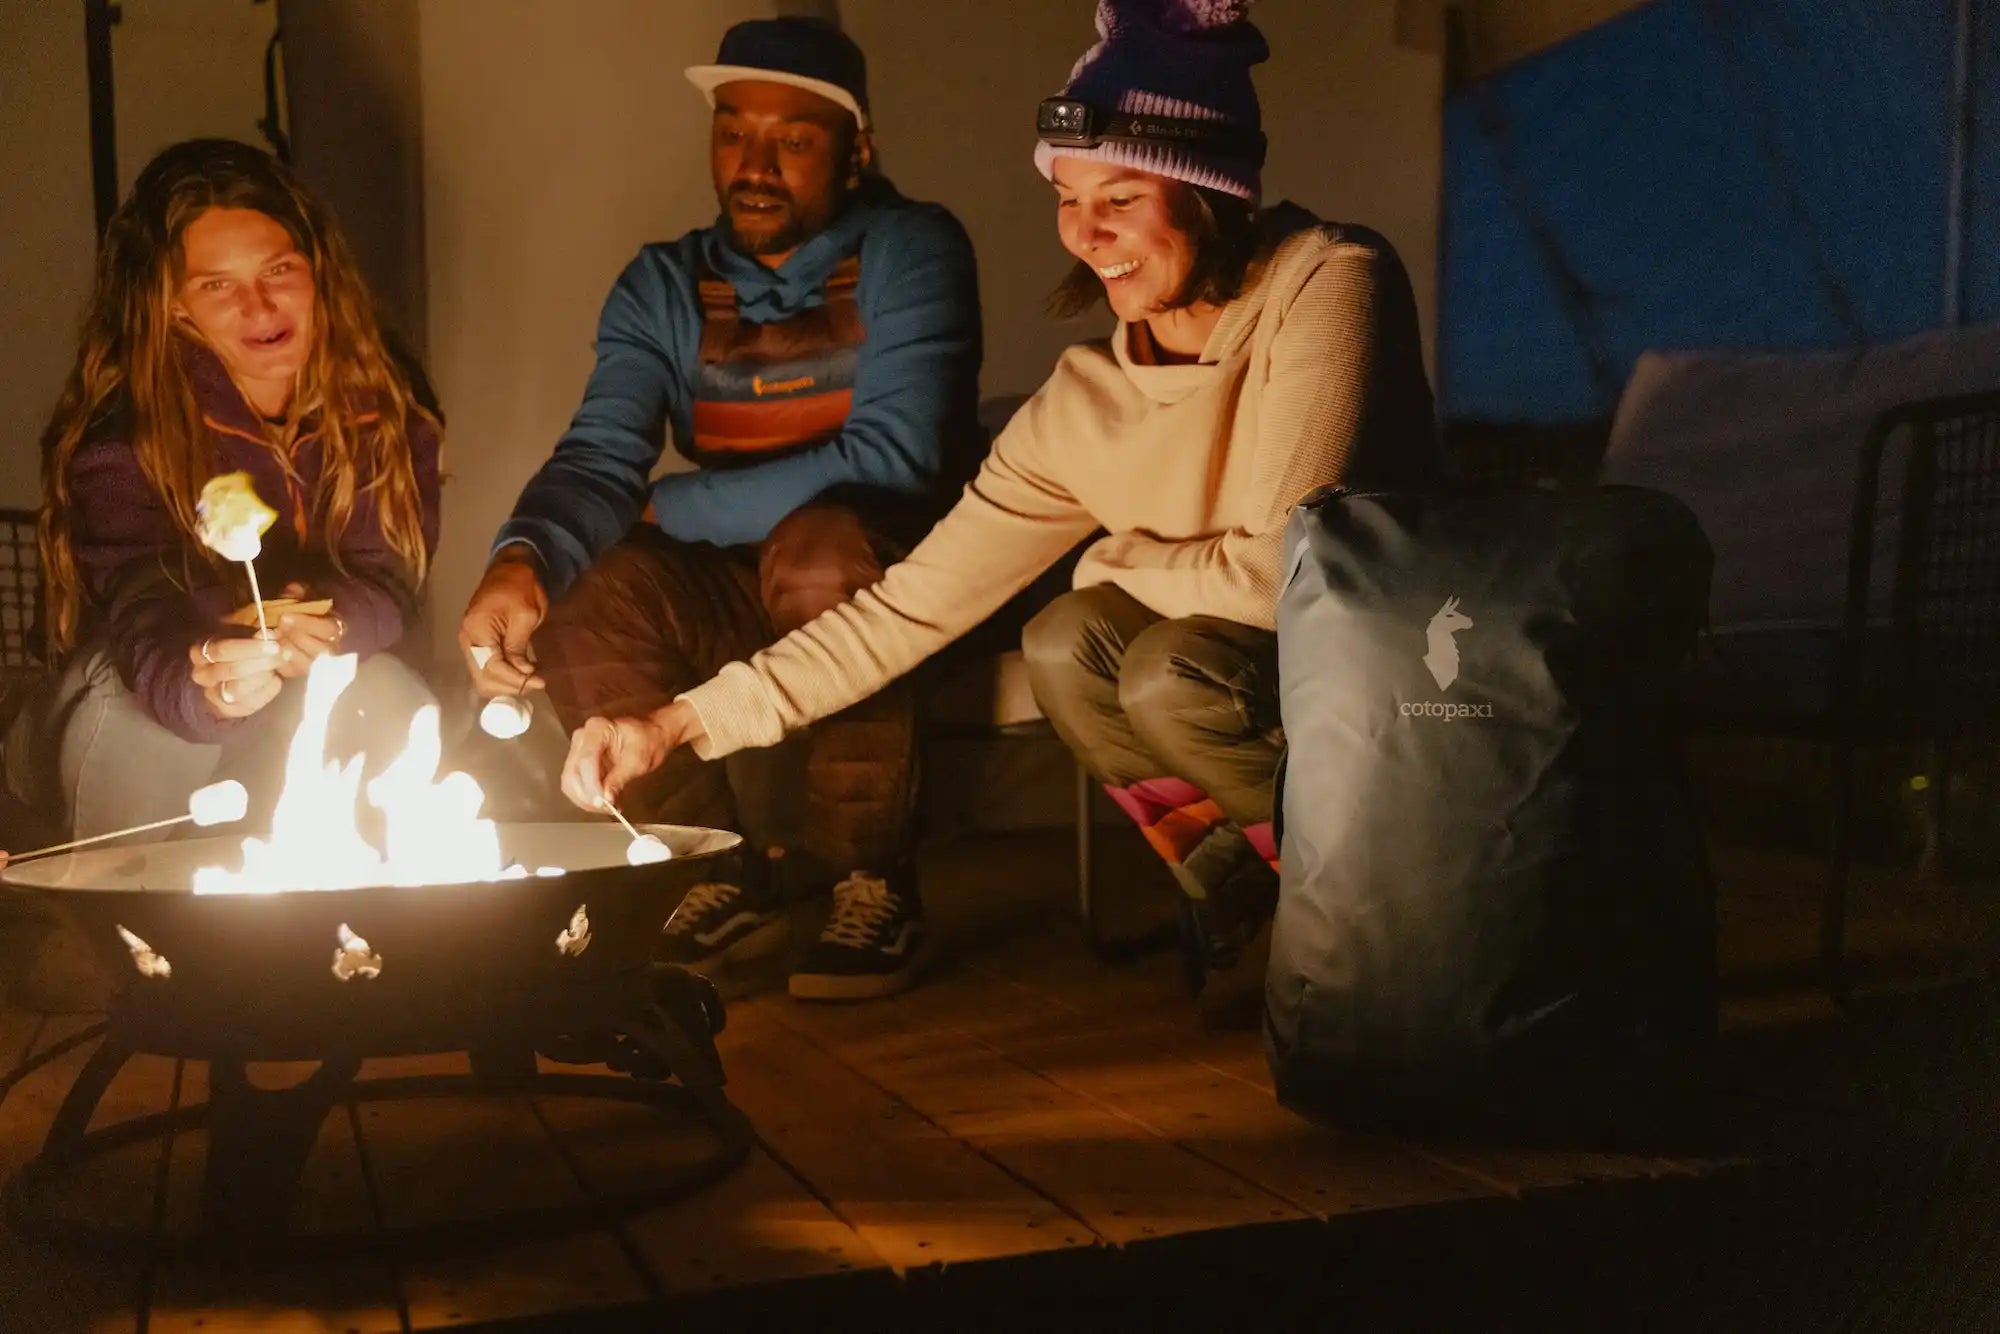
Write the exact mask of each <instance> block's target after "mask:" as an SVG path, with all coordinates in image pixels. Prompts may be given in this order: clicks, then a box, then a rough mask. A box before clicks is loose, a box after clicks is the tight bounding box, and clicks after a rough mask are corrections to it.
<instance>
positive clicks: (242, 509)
mask: <svg viewBox="0 0 2000 1334" xmlns="http://www.w3.org/2000/svg"><path fill="white" fill-rule="evenodd" d="M194 513H195V531H196V533H197V534H199V535H200V537H201V540H202V543H203V544H204V545H206V546H207V547H209V548H210V549H211V550H213V551H215V552H216V553H218V554H219V555H221V557H222V558H223V559H224V560H240V561H242V562H243V568H244V569H245V570H248V571H249V572H250V597H251V600H252V601H253V602H255V604H256V606H257V633H258V635H259V636H261V637H262V638H266V639H268V638H270V636H271V627H270V626H269V625H268V624H266V623H265V620H264V595H263V593H261V592H260V591H259V590H258V588H257V557H258V554H259V553H261V552H262V551H263V549H264V533H265V531H266V530H267V529H269V528H270V526H271V525H272V524H273V523H275V522H276V521H277V518H278V512H277V511H276V510H274V509H272V508H271V507H270V506H269V505H266V504H265V503H264V502H263V500H262V498H260V497H259V496H258V494H257V488H256V486H255V485H254V484H252V482H251V481H250V474H249V473H247V472H227V473H224V474H222V475H221V476H220V477H211V478H209V480H208V484H207V485H206V486H204V487H202V489H201V499H200V500H199V501H197V502H196V503H195V507H194Z"/></svg>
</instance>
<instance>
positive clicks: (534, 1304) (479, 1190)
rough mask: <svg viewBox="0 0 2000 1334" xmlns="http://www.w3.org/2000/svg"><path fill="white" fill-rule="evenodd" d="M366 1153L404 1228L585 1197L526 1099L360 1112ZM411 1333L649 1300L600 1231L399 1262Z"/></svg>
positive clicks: (421, 1067)
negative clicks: (413, 1331)
mask: <svg viewBox="0 0 2000 1334" xmlns="http://www.w3.org/2000/svg"><path fill="white" fill-rule="evenodd" d="M468 1068H469V1066H468V1064H467V1062H466V1060H465V1058H464V1057H462V1056H439V1057H424V1058H410V1059H396V1060H377V1061H369V1062H366V1063H365V1064H364V1065H363V1066H362V1070H361V1075H362V1078H364V1079H367V1078H373V1077H381V1076H387V1075H391V1074H459V1073H464V1072H465V1071H466V1070H467V1069H468ZM359 1111H360V1122H361V1151H362V1155H363V1161H364V1163H365V1164H366V1167H367V1170H368V1171H369V1173H370V1174H371V1177H372V1179H373V1182H374V1188H375V1191H376V1194H377V1198H378V1199H379V1201H380V1204H381V1210H382V1221H383V1224H384V1226H385V1227H386V1228H387V1229H389V1230H390V1231H392V1232H393V1231H394V1230H395V1229H396V1228H398V1227H411V1226H421V1225H425V1224H430V1223H439V1222H449V1221H457V1220H464V1219H474V1220H478V1219H490V1218H494V1217H498V1216H504V1215H506V1214H509V1213H513V1212H516V1211H519V1210H521V1209H523V1208H526V1207H532V1206H535V1205H543V1204H561V1203H570V1202H573V1201H579V1200H581V1199H582V1198H583V1190H582V1187H581V1186H580V1185H579V1184H578V1183H577V1180H576V1178H575V1176H574V1175H573V1174H572V1173H571V1172H570V1170H569V1167H568V1165H567V1164H566V1163H565V1162H564V1161H563V1159H562V1155H561V1153H560V1152H559V1151H558V1150H557V1147H556V1145H555V1143H554V1141H552V1140H551V1139H550V1138H549V1135H548V1132H547V1131H546V1129H545V1128H544V1127H543V1125H542V1123H541V1120H540V1118H538V1117H537V1116H536V1115H535V1110H534V1108H533V1106H532V1105H530V1103H529V1101H528V1100H527V1099H525V1098H520V1097H512V1096H497V1095H469V1096H462V1097H453V1098H422V1099H405V1100H401V1101H382V1102H369V1103H364V1104H362V1105H361V1106H360V1108H359ZM401 1271H402V1282H403V1298H404V1302H405V1304H406V1306H407V1308H408V1312H409V1318H410V1324H411V1326H412V1328H416V1329H427V1328H433V1327H437V1326H443V1325H459V1324H468V1323H472V1322H476V1321H480V1320H499V1319H505V1318H508V1317H520V1316H535V1315H548V1314H552V1313H556V1312H566V1311H572V1310H580V1309H583V1308H587V1307H594V1306H605V1305H613V1304H619V1303H627V1302H639V1301H643V1300H645V1299H646V1298H647V1297H648V1296H649V1292H648V1289H647V1286H646V1282H645V1280H644V1278H643V1277H642V1276H641V1275H640V1274H639V1273H638V1272H637V1271H635V1270H634V1268H633V1267H632V1264H631V1263H630V1262H629V1261H628V1260H627V1259H626V1256H625V1253H624V1251H623V1249H622V1248H621V1247H620V1246H619V1244H618V1240H617V1238H616V1237H614V1236H613V1235H612V1234H611V1233H609V1232H607V1231H604V1230H602V1229H594V1230H590V1231H585V1232H579V1233H576V1234H573V1235H570V1236H566V1237H560V1238H555V1239H551V1240H547V1241H536V1242H501V1243H490V1244H481V1245H479V1246H476V1247H468V1248H465V1249H462V1250H456V1251H445V1252H428V1253H426V1252H413V1253H411V1254H408V1255H405V1256H404V1257H403V1258H402V1262H401Z"/></svg>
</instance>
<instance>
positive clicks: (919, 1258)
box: [721, 998, 1099, 1270]
mask: <svg viewBox="0 0 2000 1334" xmlns="http://www.w3.org/2000/svg"><path fill="white" fill-rule="evenodd" d="M791 1005H792V1002H791V1001H789V1000H783V999H775V998H774V999H771V1000H759V1001H755V1002H739V1003H738V1004H737V1005H736V1006H734V1007H733V1008H732V1009H731V1011H730V1016H729V1026H728V1028H727V1029H725V1030H724V1031H723V1033H722V1043H721V1047H722V1054H723V1062H724V1068H725V1069H726V1070H727V1071H728V1073H729V1092H730V1096H731V1097H732V1098H734V1099H735V1100H736V1102H737V1105H738V1106H740V1107H742V1108H743V1110H744V1112H745V1114H746V1115H748V1116H749V1117H750V1119H751V1122H752V1124H754V1125H755V1126H756V1127H757V1130H758V1133H759V1134H760V1135H761V1136H762V1137H763V1139H764V1141H765V1142H766V1143H767V1144H768V1145H769V1146H770V1148H771V1150H772V1152H773V1153H775V1154H776V1155H777V1156H778V1157H779V1158H780V1159H782V1160H783V1162H784V1163H785V1164H786V1165H788V1166H789V1167H790V1169H791V1170H792V1171H794V1172H797V1173H798V1174H799V1175H801V1176H803V1177H804V1178H806V1180H808V1181H809V1182H811V1184H812V1188H813V1189H814V1190H815V1191H816V1192H818V1193H819V1194H820V1195H821V1196H823V1197H824V1198H825V1199H826V1200H827V1201H828V1202H829V1203H830V1204H831V1206H832V1208H833V1209H834V1210H836V1211H837V1212H838V1213H839V1215H840V1216H841V1217H842V1218H844V1219H845V1220H846V1221H847V1222H848V1223H849V1224H851V1225H852V1226H853V1228H854V1229H855V1231H856V1232H857V1233H858V1234H859V1235H860V1236H861V1238H862V1239H863V1240H864V1241H865V1242H866V1243H867V1245H868V1246H869V1247H870V1248H871V1249H872V1250H873V1252H874V1253H875V1254H877V1255H879V1256H880V1257H881V1258H882V1259H883V1260H884V1261H886V1262H887V1263H889V1264H891V1265H893V1266H895V1267H896V1268H897V1269H898V1270H907V1269H911V1268H916V1267H920V1266H924V1265H932V1264H951V1263H955V1262H958V1261H963V1260H978V1259H990V1258H994V1257H999V1256H1009V1255H1024V1254H1029V1253H1033V1252H1038V1251H1048V1250H1059V1249H1067V1248H1071V1247H1078V1246H1090V1245H1094V1244H1096V1243H1097V1241H1098V1240H1099V1238H1098V1236H1097V1235H1096V1234H1095V1233H1094V1232H1093V1231H1092V1230H1091V1229H1089V1228H1088V1227H1086V1226H1085V1225H1084V1224H1083V1223H1082V1222H1080V1221H1079V1220H1078V1219H1076V1218H1075V1217H1073V1216H1071V1215H1070V1214H1068V1213H1066V1212H1065V1211H1064V1210H1063V1209H1062V1208H1061V1207H1060V1206H1058V1205H1057V1204H1055V1203H1054V1202H1052V1201H1051V1200H1050V1199H1049V1198H1047V1197H1046V1196H1045V1195H1043V1194H1039V1193H1037V1192H1036V1191H1035V1190H1034V1189H1033V1188H1032V1186H1031V1184H1024V1183H1023V1182H1021V1181H1019V1180H1017V1179H1016V1178H1015V1177H1013V1176H1011V1175H1009V1174H1008V1173H1007V1172H1006V1171H1004V1170H1002V1168H1001V1167H999V1166H997V1165H996V1164H995V1163H994V1162H992V1161H991V1160H990V1159H989V1158H987V1157H985V1156H983V1155H982V1154H980V1153H978V1152H976V1151H975V1150H974V1149H972V1148H970V1147H968V1146H967V1145H965V1144H963V1143H961V1142H960V1141H959V1140H957V1139H954V1138H953V1137H952V1136H951V1135H950V1134H948V1133H946V1131H945V1130H944V1129H942V1128H941V1127H940V1126H939V1125H937V1124H936V1123H935V1122H934V1121H932V1120H931V1119H929V1118H928V1117H926V1116H925V1115H923V1114H922V1113H921V1111H919V1110H918V1109H915V1108H913V1107H912V1106H911V1105H910V1104H909V1103H908V1102H907V1101H905V1100H903V1099H900V1098H898V1097H896V1096H894V1095H892V1094H891V1093H890V1092H888V1091H886V1090H884V1089H883V1088H882V1087H880V1086H879V1085H878V1084H876V1083H874V1082H872V1081H870V1080H869V1079H867V1078H864V1077H863V1076H861V1075H860V1074H857V1073H856V1072H855V1071H854V1070H853V1069H851V1068H849V1067H848V1066H847V1065H845V1064H843V1063H842V1062H841V1061H839V1060H838V1059H836V1058H834V1057H833V1056H830V1055H829V1054H827V1053H826V1052H825V1051H823V1050H821V1049H820V1048H819V1047H818V1046H816V1045H814V1044H813V1043H812V1042H810V1041H808V1040H807V1039H805V1038H803V1037H801V1036H800V1035H799V1034H798V1033H797V1032H795V1031H794V1030H793V1029H792V1028H791V1027H789V1026H787V1025H786V1024H785V1023H783V1022H782V1021H781V1020H779V1019H778V1018H777V1017H775V1015H774V1012H775V1011H777V1010H779V1009H782V1008H786V1007H790V1006H791Z"/></svg>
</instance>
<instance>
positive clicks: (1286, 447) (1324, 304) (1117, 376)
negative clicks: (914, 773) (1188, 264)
mask: <svg viewBox="0 0 2000 1334" xmlns="http://www.w3.org/2000/svg"><path fill="white" fill-rule="evenodd" d="M1279 210H1283V212H1278V213H1277V218H1276V220H1277V221H1278V222H1279V223H1280V225H1281V226H1283V225H1284V224H1290V225H1291V226H1295V227H1296V228H1297V230H1293V231H1291V233H1290V235H1288V236H1286V237H1285V239H1284V240H1282V241H1280V242H1279V243H1278V245H1277V248H1276V249H1275V250H1274V251H1273V253H1272V255H1271V257H1270V259H1269V260H1268V261H1266V262H1265V263H1264V264H1262V265H1261V266H1259V267H1258V268H1257V269H1255V270H1253V272H1252V274H1251V276H1250V280H1249V282H1248V283H1247V284H1246V287H1245V290H1244V292H1243V294H1242V295H1241V296H1239V297H1238V298H1237V299H1236V300H1234V301H1232V302H1230V303H1229V305H1228V306H1226V307H1224V309H1223V313H1222V318H1221V320H1220V321H1219V322H1218V323H1217V324H1216V326H1215V330H1214V332H1213V333H1212V334H1211V335H1210V336H1209V340H1208V345H1207V346H1206V347H1205V348H1203V350H1202V354H1201V359H1200V361H1199V362H1197V363H1193V364H1188V365H1174V366H1151V365H1137V364H1134V362H1133V361H1132V359H1131V356H1130V354H1129V352H1128V348H1127V334H1128V328H1127V326H1126V325H1124V324H1123V323H1121V324H1120V325H1119V326H1118V328H1117V329H1115V330H1114V331H1113V332H1112V335H1111V337H1110V338H1109V339H1106V340H1099V341H1092V342H1086V343H1080V344H1078V345H1076V346H1075V347H1072V348H1070V349H1069V350H1068V351H1066V352H1065V353H1064V354H1063V356H1062V358H1061V360H1060V361H1058V362H1057V364H1056V369H1055V373H1054V374H1053V375H1051V376H1050V377H1049V379H1048V382H1047V383H1046V384H1044V385H1043V386H1042V388H1041V390H1040V391H1039V392H1038V393H1036V395H1035V396H1034V397H1033V398H1032V399H1030V400H1029V401H1028V402H1027V403H1026V404H1025V405H1024V406H1023V407H1022V408H1021V410H1020V411H1019V412H1017V413H1016V414H1015V415H1014V418H1013V420H1012V421H1011V422H1009V423H1008V425H1007V428H1006V429H1005V430H1004V431H1002V432H1001V434H1000V437H999V439H997V440H996V441H995V442H994V444H993V450H992V453H991V454H990V455H989V456H988V457H987V459H986V463H985V465H984V466H983V467H982V468H981V469H980V472H979V475H978V476H977V477H976V478H975V479H974V480H973V481H972V483H971V484H970V485H969V486H967V487H966V489H965V494H964V495H963V496H962V497H961V498H960V500H959V502H958V504H957V505H956V506H955V507H954V508H953V509H952V510H951V512H950V513H949V514H947V515H945V517H944V518H943V519H942V520H940V521H939V523H938V525H937V527H936V528H934V529H933V530H932V531H931V533H930V536H928V537H927V538H925V539H924V540H923V542H922V543H920V544H919V545H918V546H917V548H916V550H915V551H913V552H911V553H910V555H909V557H908V558H907V559H905V560H904V561H902V562H901V563H900V564H897V565H895V566H893V567H891V568H890V569H889V571H888V572H887V573H886V574H885V575H884V576H883V579H882V581H881V582H880V583H878V584H876V585H875V586H874V587H873V588H869V589H867V590H865V591H863V592H861V593H860V594H858V595H856V596H855V597H854V598H853V599H852V600H851V601H849V602H847V603H844V604H843V605H841V606H838V607H835V608H833V609H832V610H830V611H828V612H826V613H825V614H824V615H822V616H820V617H819V618H817V619H816V620H814V621H812V622H811V623H810V624H808V625H806V626H803V627H801V628H800V629H798V630H795V631H793V632H792V633H791V634H789V635H787V636H786V637H785V638H783V639H781V640H779V641H778V642H777V643H776V644H773V645H772V646H771V647H770V648H768V649H765V650H764V651H763V652H761V653H759V654H757V655H756V656H755V657H754V658H752V659H751V660H750V661H749V662H732V663H730V664H729V665H728V666H726V667H724V668H723V669H722V670H721V671H720V672H719V673H717V674H716V675H715V677H714V678H713V679H711V680H709V681H707V682H705V683H704V684H702V685H700V686H697V687H696V688H695V689H693V690H690V691H688V692H687V693H686V694H684V695H682V696H681V697H680V698H682V699H684V700H686V701H688V703H689V704H690V705H692V706H693V708H694V710H695V712H696V713H697V714H699V715H700V717H701V722H702V726H703V728H704V730H705V731H706V732H707V737H706V739H705V740H703V741H700V742H697V743H696V746H695V749H696V751H697V753H698V754H700V755H701V756H702V757H703V758H707V759H713V758H716V757H718V756H722V755H727V754H730V753H731V752H733V751H736V750H740V749H742V748H744V747H746V746H769V745H773V744H775V743H777V742H778V741H780V740H782V739H783V737H784V736H785V734H786V733H788V732H791V731H793V730H795V729H797V728H800V727H803V726H805V725H806V724H808V723H811V722H813V721H815V720H816V719H819V718H824V717H827V716H828V715H830V714H833V713H837V712H839V711H840V710H841V709H843V708H846V707H847V706H848V705H850V704H853V703H855V702H856V701H858V700H862V699H865V698H867V697H868V696H869V695H871V694H873V693H875V691H877V690H879V689H881V688H882V687H883V686H884V685H886V684H888V683H889V682H890V681H892V680H894V679H895V678H896V677H898V676H900V675H902V674H903V673H904V672H907V671H909V670H910V669H911V668H913V667H915V666H916V665H917V664H918V663H920V662H922V661H923V660H924V659H925V658H927V657H929V656H930V655H931V654H933V653H935V652H937V651H938V650H939V649H941V648H943V647H944V646H945V645H946V644H948V643H950V642H951V641H952V640H953V639H954V638H956V637H957V636H959V635H961V634H964V633H965V632H966V631H968V630H970V629H972V628H973V627H974V626H976V625H978V624H979V623H980V622H981V621H983V620H985V619H986V617H988V616H990V615H991V614H992V613H993V612H994V611H996V610H998V609H999V607H1000V606H1001V605H1002V604H1003V603H1005V602H1006V601H1007V599H1008V598H1010V597H1012V596H1013V595H1014V594H1015V593H1017V592H1019V591H1020V590H1021V589H1022V588H1024V587H1026V586H1027V584H1028V583H1029V582H1030V581H1032V580H1033V579H1034V577H1035V576H1036V575H1038V574H1040V573H1041V572H1042V571H1043V570H1045V569H1047V568H1048V567H1049V566H1050V565H1051V564H1053V563H1054V562H1055V561H1056V560H1057V559H1058V558H1060V557H1061V556H1062V555H1063V553H1064V552H1066V551H1068V550H1069V549H1070V548H1071V547H1073V546H1075V545H1076V544H1077V543H1078V542H1079V541H1081V540H1082V539H1083V538H1085V537H1087V536H1088V535H1089V534H1090V533H1092V532H1094V531H1095V530H1096V529H1098V528H1103V529H1105V530H1106V533H1107V534H1108V535H1107V536H1105V537H1103V538H1100V539H1099V540H1098V541H1097V542H1095V543H1093V544H1092V545H1091V547H1090V548H1089V550H1088V551H1086V552H1085V553H1084V556H1083V559H1082V562H1081V563H1080V564H1079V565H1078V566H1077V570H1076V586H1077V587H1079V588H1081V587H1085V586H1087V585H1091V584H1101V583H1111V584H1116V585H1118V586H1119V587H1120V588H1122V589H1124V590H1125V591H1126V592H1128V593H1130V594H1131V595H1132V596H1133V597H1134V598H1137V599H1138V600H1139V601H1140V602H1142V603H1144V604H1145V605H1146V606H1148V607H1150V608H1152V609H1153V610H1154V611H1156V612H1158V613H1159V614H1160V615H1162V616H1166V617H1180V616H1195V615H1206V616H1220V617H1225V618H1227V619H1229V620H1233V621H1240V622H1242V623H1244V624H1247V625H1254V626H1262V627H1267V628H1268V627H1270V626H1271V625H1272V623H1273V615H1274V612H1275V608H1276V603H1277V593H1278V581H1279V574H1280V571H1279V568H1278V567H1279V560H1280V544H1281V542H1282V540H1283V537H1284V530H1285V523H1286V519H1287V517H1288V515H1289V514H1290V511H1291V509H1292V507H1293V505H1295V504H1296V503H1297V502H1298V500H1299V499H1300V498H1301V497H1302V496H1304V495H1305V494H1306V493H1307V492H1309V491H1311V490H1313V489H1314V488H1315V487H1318V486H1322V485H1325V484H1327V483H1329V482H1338V481H1341V480H1342V479H1343V478H1345V477H1347V476H1349V474H1350V470H1352V471H1353V472H1354V473H1355V474H1356V475H1357V476H1360V477H1363V478H1366V479H1367V480H1369V481H1371V482H1377V481H1387V480H1396V479H1397V478H1398V476H1399V474H1402V473H1406V472H1419V471H1421V470H1423V469H1425V468H1427V467H1428V466H1429V465H1430V463H1431V462H1432V461H1433V459H1434V457H1435V455H1434V452H1433V451H1434V444H1433V434H1432V432H1433V423H1432V418H1431V396H1430V389H1429V387H1428V384H1427V383H1426V381H1425V379H1424V371H1423V361H1422V355H1421V350H1420V346H1419V342H1418V333H1417V319H1416V307H1415V302H1414V301H1413V299H1412V297H1411V294H1410V287H1409V280H1408V278H1407V276H1406V275H1405V274H1404V272H1403V268H1402V264H1401V262H1400V261H1399V260H1398V259H1397V258H1396V254H1395V251H1394V250H1392V249H1391V248H1390V247H1389V245H1388V243H1387V242H1385V241H1383V240H1382V239H1381V238H1380V237H1379V236H1376V235H1375V234H1373V233H1371V232H1368V231H1366V230H1364V229H1361V228H1354V227H1347V226H1344V225H1340V224H1333V223H1320V222H1319V221H1318V220H1316V219H1314V218H1312V217H1311V215H1309V214H1306V213H1304V212H1303V210H1299V209H1296V208H1293V207H1291V206H1289V205H1280V206H1279Z"/></svg>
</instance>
